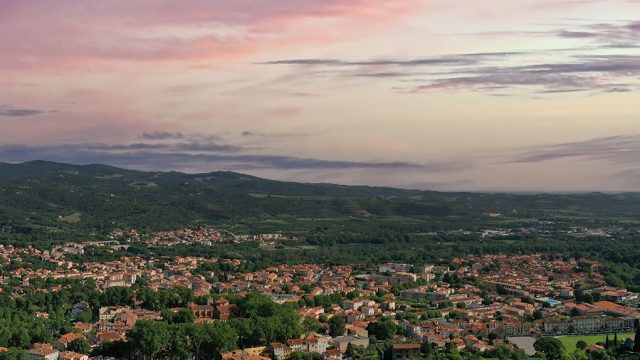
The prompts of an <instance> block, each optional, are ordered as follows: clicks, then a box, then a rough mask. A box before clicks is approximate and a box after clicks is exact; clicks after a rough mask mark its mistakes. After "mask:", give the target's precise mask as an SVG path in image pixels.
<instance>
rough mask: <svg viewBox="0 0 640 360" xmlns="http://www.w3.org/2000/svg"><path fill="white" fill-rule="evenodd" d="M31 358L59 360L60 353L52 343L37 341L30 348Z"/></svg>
mask: <svg viewBox="0 0 640 360" xmlns="http://www.w3.org/2000/svg"><path fill="white" fill-rule="evenodd" d="M28 353H29V357H31V359H45V360H58V357H59V355H60V353H59V352H58V350H57V349H55V348H54V347H53V345H51V344H42V343H37V344H33V347H32V348H31V349H29V352H28Z"/></svg>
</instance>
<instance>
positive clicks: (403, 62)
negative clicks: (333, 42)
mask: <svg viewBox="0 0 640 360" xmlns="http://www.w3.org/2000/svg"><path fill="white" fill-rule="evenodd" d="M523 54H526V53H524V52H485V53H470V54H456V55H450V56H439V57H424V58H410V59H367V60H340V59H323V58H310V59H281V60H272V61H265V62H261V63H258V64H262V65H302V66H334V67H338V66H341V67H355V66H360V67H368V66H398V67H418V66H432V65H473V64H478V63H480V62H482V61H486V60H492V59H496V58H504V57H508V56H513V55H523Z"/></svg>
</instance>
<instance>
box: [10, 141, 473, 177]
mask: <svg viewBox="0 0 640 360" xmlns="http://www.w3.org/2000/svg"><path fill="white" fill-rule="evenodd" d="M247 150H248V149H245V148H241V147H238V146H234V145H224V144H207V143H163V142H154V143H131V144H58V145H33V146H31V145H0V160H2V161H6V162H23V161H29V160H49V161H58V162H69V163H74V164H89V163H104V164H109V165H114V166H122V167H127V168H139V169H144V170H183V171H184V170H188V169H199V170H201V171H209V170H211V169H217V170H223V169H224V170H252V169H281V170H327V169H332V170H355V169H361V170H364V169H388V170H394V169H395V170H402V169H405V170H409V169H414V170H417V169H419V170H424V171H434V172H440V171H450V170H453V169H457V168H459V167H460V166H461V164H458V163H444V162H443V163H430V164H417V163H409V162H402V161H350V160H326V159H316V158H306V157H296V156H284V155H272V154H252V153H250V152H248V151H247Z"/></svg>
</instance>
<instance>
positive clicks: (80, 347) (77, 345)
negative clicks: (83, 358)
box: [67, 337, 91, 354]
mask: <svg viewBox="0 0 640 360" xmlns="http://www.w3.org/2000/svg"><path fill="white" fill-rule="evenodd" d="M67 349H68V350H70V351H75V352H77V353H80V354H88V353H89V351H91V345H90V344H89V341H88V340H87V339H86V338H83V337H82V338H78V339H75V340H73V341H71V342H70V343H69V346H67Z"/></svg>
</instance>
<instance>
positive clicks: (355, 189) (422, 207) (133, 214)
mask: <svg viewBox="0 0 640 360" xmlns="http://www.w3.org/2000/svg"><path fill="white" fill-rule="evenodd" d="M486 213H495V214H503V215H504V216H507V217H517V218H520V219H523V218H524V219H526V218H532V219H544V218H545V217H548V216H565V217H572V216H575V217H581V218H584V219H586V220H588V219H591V218H593V219H597V218H611V217H624V218H637V217H638V216H640V195H639V194H635V193H629V194H616V195H609V194H601V193H589V194H532V195H516V194H506V193H505V194H494V193H491V194H487V193H447V192H434V191H419V190H402V189H393V188H385V187H367V186H346V185H334V184H308V183H295V182H283V181H275V180H268V179H262V178H258V177H255V176H250V175H244V174H240V173H235V172H229V171H220V172H211V173H203V174H185V173H180V172H144V171H136V170H126V169H120V168H117V167H112V166H108V165H100V164H93V165H70V164H62V163H54V162H47V161H30V162H25V163H20V164H7V163H0V229H1V228H5V229H7V228H9V229H10V230H8V231H9V232H11V231H14V230H15V229H22V231H26V232H29V231H44V232H52V231H53V232H54V233H55V232H57V231H78V232H82V233H86V232H95V231H98V232H108V231H110V229H113V228H116V227H124V228H128V227H134V228H138V229H147V230H158V229H172V228H182V227H188V226H195V225H200V224H212V225H215V224H221V223H225V224H229V223H233V224H235V223H238V222H245V223H246V222H252V223H260V224H264V223H269V222H271V223H274V224H278V223H279V222H280V223H282V224H283V225H282V231H287V230H288V228H287V226H288V225H286V224H289V223H292V222H295V221H297V222H300V221H303V222H305V221H306V222H307V223H309V224H312V220H313V219H336V221H337V222H342V221H347V220H348V221H358V222H370V221H374V222H375V223H376V224H377V225H380V224H382V225H384V221H386V220H388V219H405V220H402V221H404V222H406V223H416V224H420V223H439V222H448V223H451V224H452V225H451V226H461V225H456V224H462V223H464V222H473V221H481V220H482V221H484V220H483V219H486V218H487V215H486ZM71 215H73V216H71ZM283 219H285V220H286V221H285V220H283ZM300 219H303V220H300ZM304 219H307V220H304ZM289 220H291V221H289ZM327 221H328V220H327ZM345 226H346V225H345ZM345 231H346V230H345ZM5 232H6V231H5Z"/></svg>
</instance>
